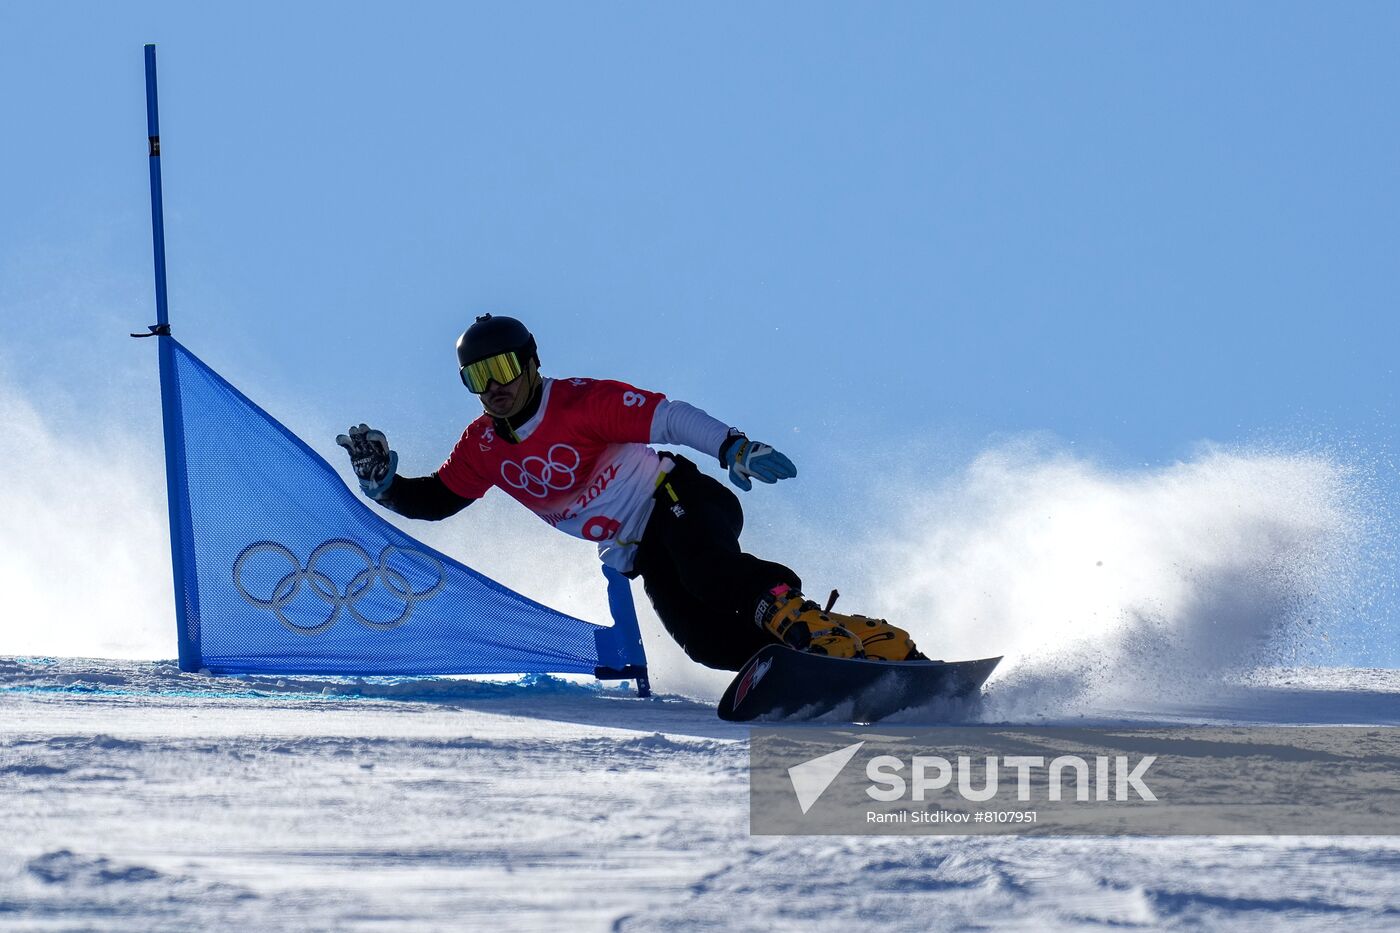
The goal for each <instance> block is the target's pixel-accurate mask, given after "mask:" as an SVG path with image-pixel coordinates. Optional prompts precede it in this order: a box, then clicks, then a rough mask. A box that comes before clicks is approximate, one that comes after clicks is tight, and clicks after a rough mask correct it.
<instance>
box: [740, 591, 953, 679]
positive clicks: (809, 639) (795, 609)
mask: <svg viewBox="0 0 1400 933" xmlns="http://www.w3.org/2000/svg"><path fill="white" fill-rule="evenodd" d="M840 595H841V594H840V593H838V592H837V591H836V590H832V591H831V597H830V598H829V599H828V600H827V603H826V608H825V609H823V608H822V607H821V606H818V605H817V604H816V603H814V602H812V601H811V600H810V599H807V598H805V597H804V596H803V595H802V593H801V592H800V591H798V590H795V589H793V588H792V587H790V586H788V585H787V584H786V583H781V584H779V585H778V586H775V587H773V589H771V590H769V591H768V593H767V594H766V595H765V596H764V598H763V599H761V600H759V602H758V611H757V612H756V613H755V621H756V622H758V624H759V626H760V627H762V628H763V629H765V630H767V631H768V632H771V633H772V634H773V635H774V636H776V637H777V638H778V639H779V640H780V641H781V642H783V644H785V645H788V646H789V647H792V648H796V649H797V650H798V651H807V652H810V653H812V654H824V655H829V656H831V657H836V658H870V659H874V660H880V661H925V660H927V658H926V657H925V656H924V655H923V654H922V653H920V651H919V649H918V648H916V647H914V641H913V639H911V638H910V637H909V633H908V632H906V631H905V630H904V629H902V628H899V627H898V626H896V625H891V624H890V623H888V622H886V621H885V620H884V619H872V618H870V617H869V616H862V615H843V614H842V613H839V612H832V611H831V607H832V606H834V605H835V604H836V599H837V597H838V596H840Z"/></svg>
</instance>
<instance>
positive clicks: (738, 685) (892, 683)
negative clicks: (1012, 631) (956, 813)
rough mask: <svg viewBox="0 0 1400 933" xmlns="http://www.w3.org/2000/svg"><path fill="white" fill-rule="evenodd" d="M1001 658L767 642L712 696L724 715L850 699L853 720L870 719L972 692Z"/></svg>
mask: <svg viewBox="0 0 1400 933" xmlns="http://www.w3.org/2000/svg"><path fill="white" fill-rule="evenodd" d="M1000 661H1001V658H999V657H998V658H982V659H980V660H977V661H874V660H868V659H863V658H833V657H828V656H826V655H820V654H808V653H807V652H804V651H796V650H794V649H792V648H789V647H787V646H786V645H768V646H767V647H765V648H763V649H761V650H760V651H759V652H758V653H757V654H755V655H754V656H753V657H752V658H749V660H748V661H747V662H746V663H745V664H744V666H743V668H742V669H740V671H739V673H738V674H737V675H735V677H734V680H733V682H731V683H730V685H729V689H727V690H725V691H724V696H723V697H722V698H721V699H720V701H719V710H718V712H719V718H720V719H724V720H727V721H729V722H747V721H749V720H753V719H759V718H765V719H782V718H785V717H789V716H792V715H794V714H797V713H800V714H801V715H802V718H810V717H815V716H820V715H823V714H824V713H829V712H831V711H832V710H833V709H835V708H836V707H837V706H839V705H841V704H842V703H847V702H849V703H851V704H852V708H851V720H852V721H853V722H875V721H876V720H879V719H883V718H885V717H886V716H891V715H893V714H895V713H897V712H899V711H900V710H904V709H908V708H910V707H914V706H920V705H922V704H924V703H928V702H930V701H932V700H936V699H957V698H964V697H970V696H973V695H975V694H977V693H978V692H979V691H980V690H981V688H982V684H983V683H985V682H986V680H987V678H988V677H989V676H991V673H992V670H993V669H994V668H995V667H996V666H997V664H998V662H1000Z"/></svg>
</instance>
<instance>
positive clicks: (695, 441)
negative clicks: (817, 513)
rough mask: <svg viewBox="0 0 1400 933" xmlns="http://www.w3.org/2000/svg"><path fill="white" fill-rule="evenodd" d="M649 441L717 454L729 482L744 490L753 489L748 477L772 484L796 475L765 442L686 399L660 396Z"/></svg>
mask: <svg viewBox="0 0 1400 933" xmlns="http://www.w3.org/2000/svg"><path fill="white" fill-rule="evenodd" d="M651 442H652V443H653V444H684V445H685V446H687V447H693V448H694V449H696V450H700V451H704V452H705V453H708V454H711V455H713V456H715V457H718V458H719V462H720V465H721V466H723V467H724V468H725V469H726V470H728V471H729V481H730V482H731V483H733V484H734V485H735V486H738V487H739V488H740V489H743V490H745V491H747V490H749V489H752V488H753V482H752V478H757V479H758V480H759V481H761V482H764V483H776V482H777V481H778V480H780V479H789V478H791V477H793V476H796V475H797V467H795V466H793V463H792V461H791V460H789V459H788V458H787V457H785V456H783V455H782V454H781V453H779V452H778V451H776V450H774V449H773V448H772V447H771V446H769V445H768V444H760V443H758V442H756V441H751V440H749V439H748V437H747V436H745V434H744V432H743V431H740V430H739V429H738V428H731V427H729V426H728V425H726V424H725V423H724V422H723V421H720V420H718V419H717V418H713V417H711V416H710V415H708V414H706V413H705V412H704V411H701V410H700V409H699V408H696V407H695V406H694V405H690V404H688V403H686V402H680V401H675V400H672V399H664V400H663V401H662V402H661V403H660V404H659V405H658V406H657V408H656V414H655V415H654V416H653V417H652V422H651Z"/></svg>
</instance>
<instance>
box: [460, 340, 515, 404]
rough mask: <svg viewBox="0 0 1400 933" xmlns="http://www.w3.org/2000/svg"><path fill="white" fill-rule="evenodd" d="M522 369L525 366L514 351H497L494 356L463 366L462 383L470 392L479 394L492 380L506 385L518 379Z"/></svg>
mask: <svg viewBox="0 0 1400 933" xmlns="http://www.w3.org/2000/svg"><path fill="white" fill-rule="evenodd" d="M524 371H525V367H524V365H522V364H521V362H520V357H518V356H516V355H515V351H513V350H512V351H509V352H506V353H497V354H496V355H495V356H488V357H487V358H486V359H484V360H477V361H476V362H475V363H468V364H467V365H466V366H463V367H462V384H463V385H465V386H466V387H467V388H468V389H470V390H471V391H472V394H474V395H480V394H481V393H483V392H485V391H486V387H487V386H488V385H490V384H491V383H492V382H495V383H497V384H498V385H506V384H507V383H511V382H514V381H515V380H517V379H519V378H520V374H521V373H523V372H524Z"/></svg>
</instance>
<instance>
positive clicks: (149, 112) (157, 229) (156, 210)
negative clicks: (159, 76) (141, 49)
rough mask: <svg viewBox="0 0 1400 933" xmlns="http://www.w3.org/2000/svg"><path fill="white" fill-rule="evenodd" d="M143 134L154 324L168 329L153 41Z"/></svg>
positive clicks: (149, 48) (148, 50) (149, 52)
mask: <svg viewBox="0 0 1400 933" xmlns="http://www.w3.org/2000/svg"><path fill="white" fill-rule="evenodd" d="M146 136H147V137H148V139H149V141H150V147H151V148H150V154H151V158H150V162H151V237H152V241H153V245H154V248H155V257H156V326H157V327H158V328H161V329H167V328H169V327H170V306H169V303H168V301H167V299H166V294H165V210H164V205H163V204H162V201H161V191H160V188H161V185H160V104H159V102H158V100H157V98H156V47H155V46H154V45H148V46H146ZM157 333H159V331H157Z"/></svg>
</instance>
